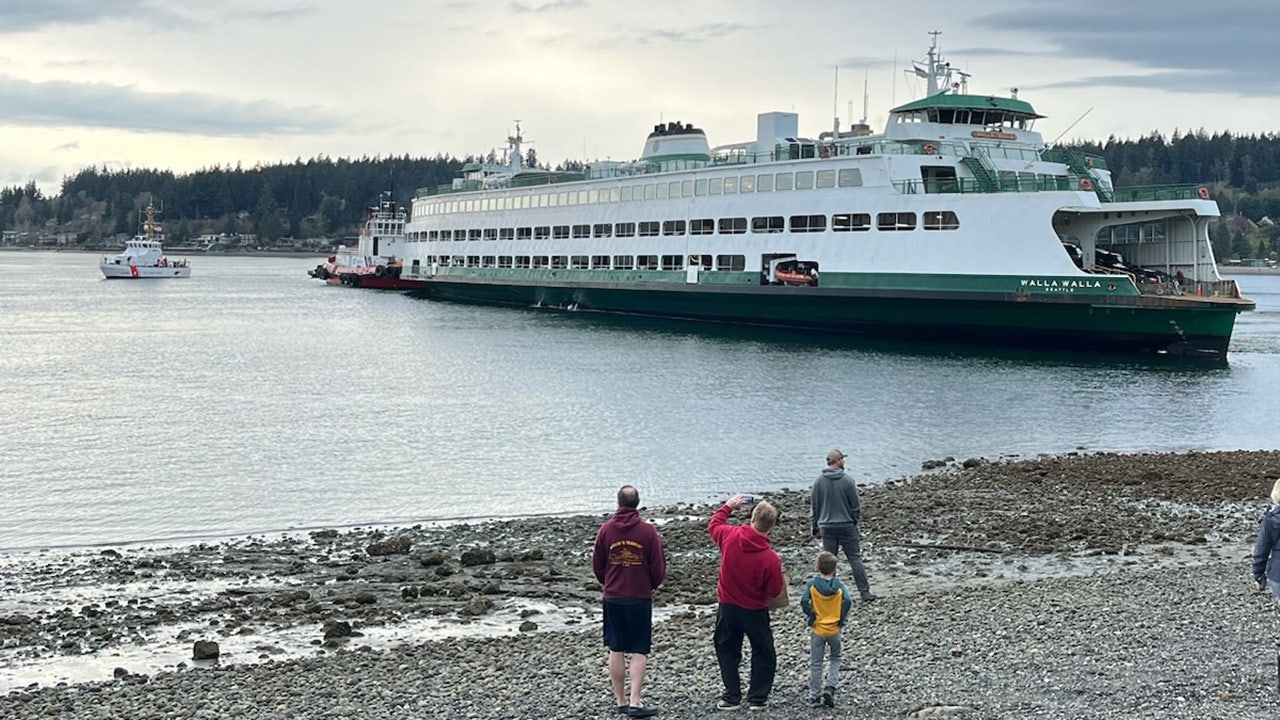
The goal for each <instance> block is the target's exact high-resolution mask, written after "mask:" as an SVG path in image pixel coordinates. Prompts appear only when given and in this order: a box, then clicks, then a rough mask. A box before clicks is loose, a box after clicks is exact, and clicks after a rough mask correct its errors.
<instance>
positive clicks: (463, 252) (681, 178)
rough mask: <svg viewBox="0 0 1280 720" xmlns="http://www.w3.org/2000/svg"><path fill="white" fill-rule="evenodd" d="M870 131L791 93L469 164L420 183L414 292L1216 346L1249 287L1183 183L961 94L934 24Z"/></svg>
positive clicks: (1052, 343) (1032, 115)
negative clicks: (1232, 273)
mask: <svg viewBox="0 0 1280 720" xmlns="http://www.w3.org/2000/svg"><path fill="white" fill-rule="evenodd" d="M916 74H918V75H920V76H922V77H924V78H926V80H927V86H928V87H927V92H926V94H925V96H924V97H923V98H921V99H919V100H915V101H912V102H909V103H906V104H903V105H900V106H898V107H895V108H893V109H892V110H891V111H890V113H889V118H888V123H887V126H886V127H885V129H884V131H883V132H881V133H879V134H873V133H872V131H871V129H870V128H869V127H868V126H867V125H866V124H865V123H859V124H855V125H853V126H852V127H849V128H847V129H846V128H842V127H841V126H840V123H839V121H838V120H837V121H836V122H835V123H834V126H833V127H832V128H831V129H830V130H827V131H823V132H820V133H819V134H818V135H817V137H808V136H805V135H802V134H801V133H800V130H799V119H798V116H797V115H796V114H795V113H789V112H767V113H763V114H761V115H759V116H758V118H757V124H756V137H755V139H753V140H749V141H746V142H739V143H733V144H728V145H720V146H717V147H711V146H710V145H709V143H708V141H707V136H706V133H705V132H704V131H703V130H702V129H700V128H697V127H694V126H693V125H690V124H685V123H681V122H668V123H662V124H659V125H657V126H655V127H654V128H653V131H652V132H650V133H649V135H648V137H647V138H646V140H645V143H644V148H643V151H642V154H641V156H640V159H639V160H637V161H634V162H615V161H607V162H597V163H595V164H594V165H592V166H590V167H589V168H587V169H586V170H585V171H584V172H580V173H569V172H551V171H548V170H541V169H537V168H530V167H524V166H522V164H521V143H522V141H523V138H522V137H521V134H520V129H519V125H517V126H516V132H515V133H514V134H513V135H512V136H511V137H509V138H508V152H507V161H506V162H505V163H503V164H484V163H473V164H469V165H467V166H466V167H464V168H463V175H462V177H460V178H458V179H456V180H454V182H453V183H452V184H451V185H447V186H441V187H429V188H423V189H421V190H419V191H418V192H417V194H416V197H415V198H414V200H413V203H412V210H411V214H410V218H409V221H408V224H407V226H406V244H405V258H406V265H405V268H404V270H403V272H402V277H404V278H409V279H412V280H415V281H418V282H420V283H422V286H421V287H420V288H418V289H417V290H415V291H413V294H414V295H416V296H421V297H426V298H442V299H449V300H459V301H469V302H483V303H500V304H510V305H521V306H537V307H548V308H563V309H567V310H577V311H599V312H610V313H627V314H642V315H652V316H660V317H672V318H686V319H694V320H708V321H719V322H731V323H745V324H756V325H768V326H780V327H787V328H806V329H815V330H819V331H821V332H823V333H831V332H843V333H855V334H865V335H875V336H889V337H901V338H908V339H916V340H919V339H927V340H938V341H947V342H959V343H965V344H986V345H1025V346H1033V347H1063V348H1069V349H1078V350H1102V351H1144V352H1150V353H1160V354H1165V353H1168V354H1202V353H1203V354H1211V355H1219V356H1222V355H1225V354H1226V352H1227V348H1228V345H1229V342H1230V339H1231V333H1232V330H1233V328H1234V324H1235V320H1236V316H1237V315H1238V314H1239V313H1240V312H1242V311H1245V310H1248V309H1252V308H1253V307H1254V304H1253V303H1252V302H1251V301H1249V300H1248V299H1246V298H1244V297H1241V294H1240V290H1239V288H1238V287H1237V285H1236V283H1235V281H1234V280H1230V279H1223V278H1221V277H1220V276H1219V275H1218V272H1217V268H1216V263H1215V261H1214V257H1213V250H1212V248H1211V246H1210V243H1209V236H1208V227H1209V224H1210V222H1211V221H1212V220H1213V219H1214V218H1216V217H1217V216H1218V214H1219V213H1218V206H1217V204H1216V203H1215V202H1214V201H1213V200H1212V198H1211V196H1210V193H1209V190H1208V189H1207V188H1205V187H1203V186H1198V185H1187V186H1184V185H1178V186H1161V187H1130V188H1119V187H1115V186H1114V184H1113V182H1112V176H1111V173H1110V172H1109V170H1108V168H1107V163H1106V161H1105V159H1104V158H1102V157H1098V156H1090V155H1086V154H1084V153H1082V152H1080V151H1078V150H1075V149H1073V148H1070V147H1061V146H1052V145H1049V144H1046V142H1045V141H1044V139H1043V137H1042V136H1041V134H1040V133H1039V132H1036V131H1035V130H1034V129H1033V128H1034V126H1035V123H1036V121H1037V120H1040V119H1042V118H1043V116H1042V115H1040V114H1038V113H1037V112H1036V111H1035V109H1034V108H1032V106H1031V105H1030V104H1029V103H1027V102H1026V101H1025V100H1022V99H1020V98H1019V97H1018V96H1017V91H1016V90H1014V91H1013V92H1012V93H1011V94H1010V95H1008V96H996V95H980V94H970V93H969V91H968V87H967V86H968V80H969V76H968V75H967V74H964V73H959V72H958V71H955V70H954V69H953V68H952V66H951V65H950V64H949V63H947V62H946V61H945V60H944V59H943V58H942V56H941V53H940V51H939V49H938V45H937V34H936V33H934V34H933V43H932V44H931V46H930V47H929V49H928V53H927V57H926V59H925V60H924V61H923V62H922V64H921V65H917V66H916Z"/></svg>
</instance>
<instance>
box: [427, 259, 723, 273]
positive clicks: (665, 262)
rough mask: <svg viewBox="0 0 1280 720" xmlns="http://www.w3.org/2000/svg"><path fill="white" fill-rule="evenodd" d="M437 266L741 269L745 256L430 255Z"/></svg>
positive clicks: (576, 268)
mask: <svg viewBox="0 0 1280 720" xmlns="http://www.w3.org/2000/svg"><path fill="white" fill-rule="evenodd" d="M427 262H428V263H429V264H433V265H439V266H440V267H480V268H494V267H496V268H514V269H517V270H527V269H542V268H549V269H551V270H684V269H685V266H686V263H687V264H688V266H689V267H694V266H697V267H700V268H702V269H703V270H729V271H742V270H745V269H746V267H747V258H746V256H745V255H714V256H713V255H689V256H687V260H686V256H684V255H431V256H429V257H428V258H427Z"/></svg>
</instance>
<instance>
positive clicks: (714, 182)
mask: <svg viewBox="0 0 1280 720" xmlns="http://www.w3.org/2000/svg"><path fill="white" fill-rule="evenodd" d="M723 193H724V178H711V182H710V184H709V185H708V186H707V194H708V195H721V194H723Z"/></svg>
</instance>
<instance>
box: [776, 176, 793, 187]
mask: <svg viewBox="0 0 1280 720" xmlns="http://www.w3.org/2000/svg"><path fill="white" fill-rule="evenodd" d="M791 181H792V175H791V173H778V174H777V175H774V176H773V186H774V187H775V188H777V189H778V190H790V189H791Z"/></svg>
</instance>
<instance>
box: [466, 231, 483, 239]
mask: <svg viewBox="0 0 1280 720" xmlns="http://www.w3.org/2000/svg"><path fill="white" fill-rule="evenodd" d="M467 239H468V240H479V239H480V228H471V229H470V230H468V231H467Z"/></svg>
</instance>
